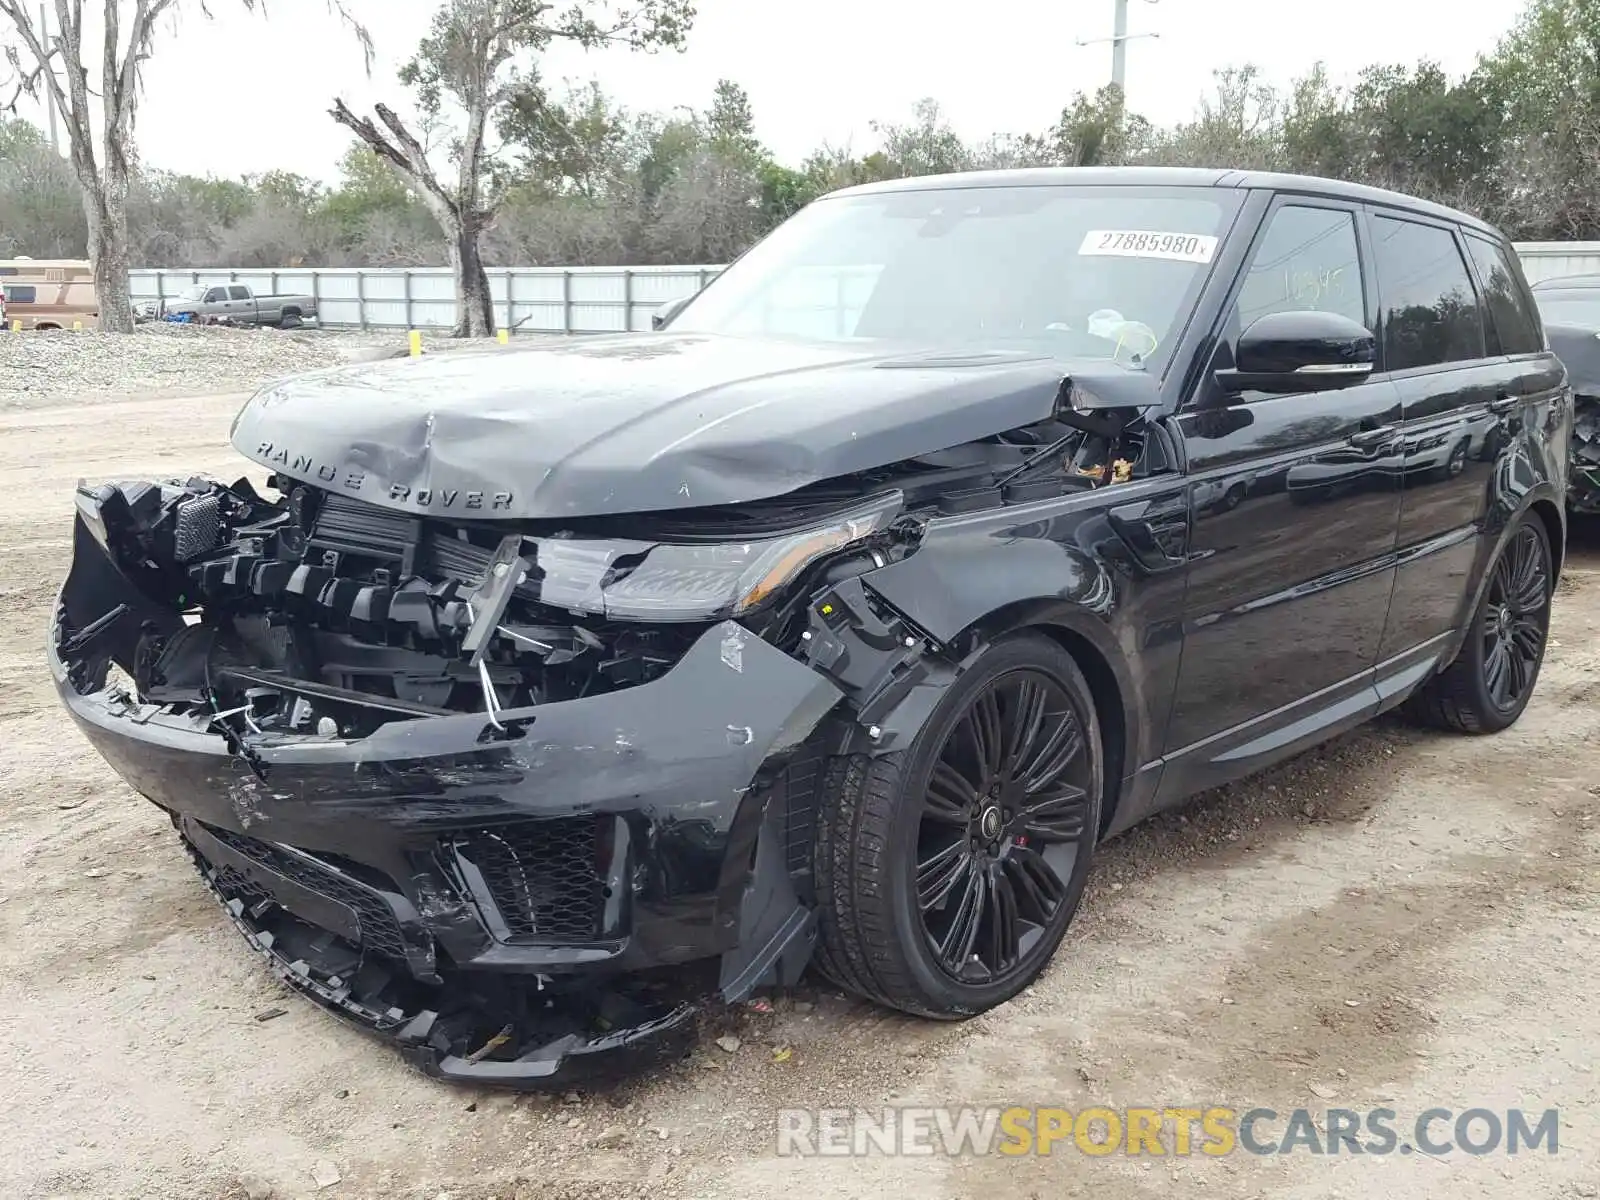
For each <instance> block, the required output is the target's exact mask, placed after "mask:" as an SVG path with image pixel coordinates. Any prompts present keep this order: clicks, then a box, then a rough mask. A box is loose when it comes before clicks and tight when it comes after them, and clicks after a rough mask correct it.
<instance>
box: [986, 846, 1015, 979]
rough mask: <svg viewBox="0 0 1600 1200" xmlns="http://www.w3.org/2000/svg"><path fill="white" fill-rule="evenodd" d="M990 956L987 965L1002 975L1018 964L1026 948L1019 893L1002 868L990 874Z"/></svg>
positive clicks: (996, 867)
mask: <svg viewBox="0 0 1600 1200" xmlns="http://www.w3.org/2000/svg"><path fill="white" fill-rule="evenodd" d="M988 884H989V921H988V926H989V929H988V933H989V946H988V949H989V953H988V954H987V955H986V956H985V958H986V959H987V964H986V965H987V966H988V967H989V969H990V970H991V971H992V972H995V973H996V974H998V973H999V972H1001V971H1004V970H1005V969H1006V968H1008V967H1010V966H1011V965H1012V964H1013V963H1015V962H1016V961H1017V958H1018V957H1019V956H1020V953H1021V949H1022V925H1021V922H1022V917H1021V914H1020V913H1019V912H1018V911H1017V894H1016V891H1015V890H1014V889H1013V888H1012V886H1011V881H1010V880H1009V879H1007V878H1006V875H1005V872H1004V871H1002V870H1001V869H1000V868H999V867H998V866H995V867H992V868H990V870H989V873H988Z"/></svg>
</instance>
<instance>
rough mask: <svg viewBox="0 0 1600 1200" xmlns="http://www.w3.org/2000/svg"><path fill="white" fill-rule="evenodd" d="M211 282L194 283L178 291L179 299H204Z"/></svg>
mask: <svg viewBox="0 0 1600 1200" xmlns="http://www.w3.org/2000/svg"><path fill="white" fill-rule="evenodd" d="M209 286H210V285H209V284H204V283H192V284H190V285H189V286H188V287H186V288H184V289H183V291H181V292H179V293H178V299H179V300H204V299H205V298H206V291H207V290H208V288H209Z"/></svg>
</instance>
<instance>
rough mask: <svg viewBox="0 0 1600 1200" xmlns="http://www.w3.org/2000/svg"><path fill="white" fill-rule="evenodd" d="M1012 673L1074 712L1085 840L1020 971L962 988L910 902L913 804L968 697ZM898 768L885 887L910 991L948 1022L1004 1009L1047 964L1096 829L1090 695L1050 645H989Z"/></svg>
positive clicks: (1097, 763) (1094, 718)
mask: <svg viewBox="0 0 1600 1200" xmlns="http://www.w3.org/2000/svg"><path fill="white" fill-rule="evenodd" d="M1020 668H1032V669H1034V670H1046V671H1049V672H1050V673H1051V674H1052V675H1055V676H1057V677H1058V678H1059V680H1060V682H1061V684H1062V685H1063V687H1065V689H1066V691H1067V693H1068V695H1069V696H1070V697H1071V699H1072V702H1073V705H1074V707H1075V708H1076V709H1077V711H1078V717H1079V720H1080V721H1081V722H1082V724H1083V727H1084V736H1085V742H1086V744H1087V745H1088V747H1089V750H1090V754H1091V758H1092V771H1091V775H1090V783H1091V787H1090V796H1089V812H1088V829H1089V830H1090V833H1089V834H1087V835H1086V837H1085V839H1084V842H1083V843H1082V844H1081V845H1080V846H1079V848H1078V854H1077V857H1076V859H1075V860H1074V861H1073V864H1072V873H1071V876H1070V877H1069V878H1068V879H1066V880H1065V881H1064V882H1065V884H1066V895H1065V898H1064V899H1063V901H1062V911H1061V912H1060V913H1059V914H1058V915H1057V918H1056V922H1055V927H1054V928H1053V929H1051V930H1049V931H1048V932H1046V933H1045V934H1044V936H1043V937H1042V938H1041V939H1040V942H1039V944H1038V945H1037V946H1035V947H1034V949H1033V950H1032V951H1031V952H1030V965H1029V968H1028V970H1027V971H1024V972H1019V973H1017V974H1016V975H1015V976H1014V977H1013V978H1011V979H1009V980H1007V981H1003V982H1001V983H998V984H986V985H972V984H962V983H958V982H957V981H955V980H954V979H951V978H950V976H949V975H947V974H945V972H944V971H943V970H942V969H941V968H940V967H939V965H938V963H937V962H936V961H935V960H934V958H933V953H932V950H931V949H930V947H929V946H928V944H927V939H926V936H925V934H924V932H923V928H922V915H921V912H920V911H919V909H918V906H917V901H916V853H917V835H918V831H919V828H920V826H921V818H922V812H921V805H920V804H919V803H918V798H919V797H921V796H922V795H923V793H924V792H925V791H926V790H927V786H928V780H929V777H930V776H931V774H932V772H933V767H934V762H935V758H936V756H937V755H938V753H939V750H940V749H941V748H942V746H943V745H944V742H945V739H946V738H947V737H948V736H949V734H950V732H951V730H952V729H954V727H955V725H956V724H957V722H958V721H959V720H960V719H961V716H962V714H963V713H964V712H965V711H966V708H967V705H968V703H969V702H970V701H971V699H972V698H973V696H975V695H976V694H977V692H978V691H979V690H980V689H981V688H983V687H984V686H985V685H986V684H988V683H989V682H991V681H992V680H994V679H996V678H998V677H999V676H1000V675H1003V674H1005V673H1007V672H1009V671H1012V670H1016V669H1020ZM905 761H906V770H905V773H904V776H903V778H902V782H901V786H900V789H899V795H898V796H897V797H896V800H895V813H894V819H893V824H892V826H891V828H890V846H891V851H892V853H891V865H890V870H889V872H888V880H887V882H888V885H889V887H890V888H891V889H893V890H892V897H891V912H892V915H893V920H894V925H895V929H894V936H895V938H896V940H897V942H898V944H899V946H900V948H901V952H902V953H903V955H904V957H905V963H906V967H907V970H908V972H909V973H910V975H911V976H912V978H913V980H914V981H915V983H916V986H917V988H918V989H919V990H920V991H922V992H923V993H924V994H926V995H928V996H930V997H939V998H940V999H942V1000H943V1001H944V1003H943V1004H942V1005H941V1006H940V1007H941V1008H943V1009H944V1010H945V1011H946V1012H947V1013H948V1015H950V1016H955V1017H960V1016H969V1015H972V1014H975V1013H979V1012H983V1011H984V1010H986V1009H989V1008H993V1007H994V1006H995V1005H997V1004H1002V1003H1004V1002H1005V1001H1007V1000H1009V999H1011V998H1012V997H1013V996H1015V995H1016V994H1017V993H1018V992H1020V991H1022V990H1023V989H1024V988H1026V987H1027V986H1028V985H1029V984H1031V983H1032V982H1033V981H1034V980H1035V979H1036V978H1037V977H1038V975H1039V974H1040V972H1042V971H1043V970H1044V968H1045V966H1046V965H1048V963H1049V962H1050V959H1051V957H1052V956H1053V955H1054V954H1055V951H1056V947H1057V946H1058V945H1060V943H1061V939H1062V937H1063V936H1064V935H1065V933H1066V930H1067V926H1068V925H1070V924H1071V923H1072V919H1073V916H1074V915H1075V914H1076V912H1077V907H1078V902H1079V900H1080V899H1081V898H1082V895H1083V888H1084V884H1085V883H1086V882H1087V880H1088V875H1089V865H1090V860H1091V859H1092V858H1093V852H1094V845H1095V842H1096V840H1097V835H1098V831H1099V828H1100V813H1101V798H1102V796H1103V795H1104V790H1105V779H1104V770H1105V767H1104V763H1105V753H1104V745H1103V739H1102V735H1101V731H1100V720H1099V716H1098V713H1097V712H1096V710H1095V704H1094V695H1093V693H1092V692H1091V691H1090V689H1089V684H1088V681H1087V680H1086V679H1085V678H1084V676H1083V672H1082V671H1081V670H1080V669H1079V668H1078V664H1077V663H1076V662H1074V661H1073V659H1072V656H1071V655H1070V654H1069V653H1067V651H1066V650H1064V649H1063V648H1062V647H1061V646H1059V645H1058V644H1057V643H1055V642H1053V641H1051V640H1050V639H1048V638H1046V637H1043V636H1041V635H1038V634H1021V635H1013V636H1011V637H1008V638H1004V639H1002V640H1000V641H997V642H995V643H994V644H993V645H991V646H990V647H989V649H988V650H987V651H985V652H984V653H983V654H982V655H981V656H980V657H979V658H978V659H977V660H976V661H975V662H973V663H972V664H971V666H969V667H968V668H967V670H966V671H965V672H964V673H963V674H962V675H961V676H960V677H959V678H958V679H957V680H956V682H955V684H953V685H952V686H951V688H950V690H949V691H948V692H946V693H945V695H944V698H943V699H942V700H941V701H940V703H939V705H938V706H937V707H936V708H935V709H934V712H933V715H932V716H931V717H930V719H929V720H928V722H927V723H926V724H925V725H924V726H923V727H922V729H921V731H920V732H919V733H918V734H917V737H916V738H915V739H914V740H913V742H912V744H911V747H910V750H909V753H908V754H907V756H906V760H905Z"/></svg>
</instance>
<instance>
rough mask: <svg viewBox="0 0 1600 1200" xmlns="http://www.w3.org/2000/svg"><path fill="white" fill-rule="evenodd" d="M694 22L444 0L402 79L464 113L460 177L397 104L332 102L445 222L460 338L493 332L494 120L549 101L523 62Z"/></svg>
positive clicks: (435, 107)
mask: <svg viewBox="0 0 1600 1200" xmlns="http://www.w3.org/2000/svg"><path fill="white" fill-rule="evenodd" d="M0 2H4V0H0ZM693 19H694V9H693V7H692V5H691V3H690V0H636V2H635V3H632V4H629V5H628V6H627V7H626V8H618V9H615V10H613V9H612V8H611V7H610V5H609V4H608V3H606V0H575V2H574V3H573V4H572V5H571V6H570V7H568V8H564V9H562V8H558V7H557V5H556V4H555V3H552V2H550V0H445V2H444V7H443V8H441V9H440V10H439V12H438V13H437V14H436V15H435V17H434V19H433V26H432V28H431V30H430V31H429V34H428V36H427V37H426V38H425V39H423V42H422V45H421V46H420V47H419V48H418V50H417V54H416V56H415V57H414V58H413V59H412V60H411V61H410V62H409V63H407V64H406V66H405V68H404V69H403V70H402V71H401V72H400V81H401V82H402V83H405V84H407V85H409V86H412V87H414V88H416V90H417V97H418V103H419V108H420V109H421V111H422V114H423V117H424V119H426V120H428V121H430V122H434V121H437V120H438V118H439V117H440V112H441V109H442V107H443V104H444V101H445V98H446V97H447V96H448V97H449V99H450V100H451V101H453V102H454V104H455V105H456V106H457V107H459V109H460V110H461V116H462V119H463V125H462V128H461V130H460V131H459V136H458V137H456V138H455V139H454V145H453V147H452V155H451V157H452V158H453V161H454V166H455V179H454V180H451V181H448V182H447V181H446V180H445V178H444V177H443V173H442V172H440V171H437V170H436V169H435V168H434V166H433V164H432V163H431V162H430V160H429V154H428V147H427V146H425V145H424V144H423V142H422V140H421V139H420V138H418V137H417V136H416V134H414V133H413V132H412V131H411V130H410V129H409V128H408V127H407V126H406V124H405V122H404V121H403V120H401V118H400V116H399V115H398V114H397V113H396V112H395V111H394V109H392V108H390V107H389V106H388V105H386V104H375V105H373V108H372V111H373V113H374V114H375V115H376V117H377V120H376V121H374V120H373V119H372V118H371V117H364V116H358V115H357V114H356V113H355V112H353V111H352V110H351V108H350V107H349V105H347V104H346V103H345V102H344V101H343V100H342V99H335V100H334V104H333V108H332V109H330V110H329V115H330V116H332V117H333V119H334V120H335V121H337V122H339V123H340V124H341V125H344V126H346V127H347V128H349V129H350V130H351V132H353V133H354V134H355V135H356V136H357V137H359V138H360V139H361V140H362V141H363V142H365V143H366V144H367V145H368V146H370V147H371V148H372V150H373V151H374V152H375V153H376V154H378V155H379V156H380V157H382V158H383V159H384V160H385V161H386V162H388V163H389V164H390V166H392V167H393V168H394V169H395V170H396V171H397V172H399V174H400V175H401V177H402V178H403V179H404V180H405V181H406V182H407V183H408V184H410V185H411V186H412V187H413V188H414V189H415V190H416V193H417V194H418V195H419V196H421V197H422V200H423V202H424V203H425V204H426V205H427V206H428V210H429V211H430V212H431V213H432V214H433V216H434V219H435V220H437V221H438V222H439V225H440V227H441V228H443V229H444V231H445V234H446V237H447V238H448V240H449V246H450V266H451V269H452V270H453V272H454V274H455V283H456V328H455V336H457V337H487V336H489V335H491V334H492V333H493V332H494V324H495V322H494V304H493V301H492V299H491V297H490V294H489V277H488V274H487V273H486V272H485V271H484V268H483V255H482V251H481V249H480V238H481V236H482V234H483V233H484V231H485V230H486V229H487V228H489V226H490V225H491V224H492V223H493V220H494V214H495V207H496V203H497V201H498V197H497V196H491V195H489V194H488V189H487V188H486V187H485V183H486V182H487V181H488V177H489V172H488V171H487V166H488V160H489V154H488V151H487V150H486V145H485V143H486V139H487V134H488V131H489V127H490V125H491V123H492V122H495V121H497V120H498V119H499V118H500V117H501V116H502V115H503V114H504V113H506V112H507V111H508V110H509V109H510V108H511V107H512V106H513V105H515V106H517V107H519V108H520V109H522V110H523V111H524V112H526V110H527V108H528V106H529V105H530V103H531V104H533V105H538V104H540V103H542V102H543V92H542V90H541V89H540V88H539V84H538V77H537V74H536V73H535V71H534V69H533V67H532V65H531V63H529V62H528V61H527V60H528V59H531V58H533V57H534V56H536V55H537V54H538V52H539V51H541V50H543V49H544V48H545V47H547V46H548V45H549V44H550V43H551V42H552V41H555V40H556V39H564V40H567V41H573V42H577V43H578V44H579V45H582V46H585V47H595V46H603V45H608V44H621V45H625V46H628V47H630V48H632V49H637V50H645V49H652V48H655V47H661V46H673V47H677V46H682V44H683V41H684V38H685V36H686V35H687V33H688V29H689V25H690V23H691V22H692V20H693Z"/></svg>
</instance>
